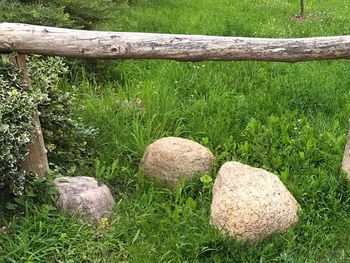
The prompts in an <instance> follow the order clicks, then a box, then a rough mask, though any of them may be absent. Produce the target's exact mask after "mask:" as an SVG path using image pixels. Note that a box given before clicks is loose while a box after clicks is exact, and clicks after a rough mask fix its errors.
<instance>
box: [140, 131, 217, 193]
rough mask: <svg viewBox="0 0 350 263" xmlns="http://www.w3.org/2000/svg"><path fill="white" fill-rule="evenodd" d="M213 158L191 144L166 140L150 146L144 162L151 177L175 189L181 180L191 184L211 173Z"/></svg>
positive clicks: (144, 156) (180, 140)
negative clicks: (191, 181)
mask: <svg viewBox="0 0 350 263" xmlns="http://www.w3.org/2000/svg"><path fill="white" fill-rule="evenodd" d="M213 161H214V155H213V154H212V153H211V152H210V151H209V150H208V149H207V148H206V147H204V146H202V145H200V144H199V143H196V142H194V141H191V140H187V139H183V138H177V137H166V138H162V139H159V140H157V141H155V142H154V143H152V144H150V145H149V146H148V147H147V149H146V151H145V153H144V155H143V158H142V160H141V168H142V170H143V171H144V172H145V173H146V174H148V175H149V176H151V177H153V178H155V179H158V180H160V181H161V182H163V183H165V184H167V185H169V186H176V185H177V184H178V183H179V182H180V179H181V178H183V179H185V180H192V179H193V178H195V177H196V176H198V175H202V174H206V173H210V172H211V169H212V166H213Z"/></svg>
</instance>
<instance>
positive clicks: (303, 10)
mask: <svg viewBox="0 0 350 263" xmlns="http://www.w3.org/2000/svg"><path fill="white" fill-rule="evenodd" d="M304 13H305V3H304V0H300V16H304Z"/></svg>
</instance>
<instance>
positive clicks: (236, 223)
mask: <svg viewBox="0 0 350 263" xmlns="http://www.w3.org/2000/svg"><path fill="white" fill-rule="evenodd" d="M299 208H300V206H299V204H298V203H297V201H296V200H295V198H294V197H293V196H292V194H291V193H290V192H289V191H288V189H287V188H286V187H285V186H284V185H283V183H282V182H281V181H280V179H279V178H278V177H277V176H276V175H274V174H272V173H270V172H267V171H265V170H263V169H259V168H253V167H250V166H248V165H244V164H241V163H238V162H227V163H225V164H224V165H223V166H222V167H221V168H220V171H219V174H218V176H217V178H216V179H215V183H214V188H213V200H212V204H211V224H213V225H214V226H215V227H217V228H218V229H220V230H222V231H223V232H226V233H227V234H228V235H231V236H235V237H237V238H238V239H240V240H246V241H253V242H254V241H257V240H260V239H263V238H265V237H267V236H269V235H271V234H273V233H276V232H281V231H283V230H286V229H287V228H289V227H291V226H292V225H293V224H295V223H296V222H298V214H297V212H298V210H299Z"/></svg>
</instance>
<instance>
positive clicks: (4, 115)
mask: <svg viewBox="0 0 350 263" xmlns="http://www.w3.org/2000/svg"><path fill="white" fill-rule="evenodd" d="M39 97H40V96H38V94H37V93H36V92H34V91H23V87H22V85H21V83H20V76H19V72H18V71H17V70H15V69H14V68H13V66H12V65H11V64H10V63H8V62H5V61H4V60H0V188H4V187H6V188H8V190H9V191H10V192H12V193H14V194H16V195H20V194H22V193H23V190H24V188H25V185H26V181H27V180H28V179H29V177H30V175H29V174H27V173H25V172H24V171H21V163H22V161H23V159H24V157H25V155H26V154H27V149H26V144H27V143H28V142H30V131H31V129H32V128H33V121H32V119H33V114H34V107H35V106H36V105H37V104H38V99H37V98H39Z"/></svg>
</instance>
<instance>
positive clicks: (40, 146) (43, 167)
mask: <svg viewBox="0 0 350 263" xmlns="http://www.w3.org/2000/svg"><path fill="white" fill-rule="evenodd" d="M11 60H12V63H13V64H14V65H15V66H16V67H17V68H19V69H20V70H21V81H22V84H23V86H24V87H25V89H31V79H30V77H29V73H28V70H27V64H26V58H25V55H23V54H18V55H17V56H15V57H14V58H12V59H11ZM33 118H34V124H35V127H34V130H33V132H32V142H31V143H30V144H29V145H28V146H27V148H28V154H27V155H26V157H25V159H24V161H23V163H22V169H23V170H25V171H27V172H33V173H35V174H36V175H37V177H39V178H43V177H45V176H46V174H47V172H48V171H49V163H48V159H47V150H46V148H45V143H44V137H43V133H42V130H41V125H40V118H39V112H38V110H37V109H35V110H34V116H33Z"/></svg>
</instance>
